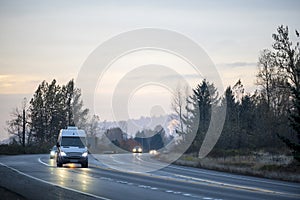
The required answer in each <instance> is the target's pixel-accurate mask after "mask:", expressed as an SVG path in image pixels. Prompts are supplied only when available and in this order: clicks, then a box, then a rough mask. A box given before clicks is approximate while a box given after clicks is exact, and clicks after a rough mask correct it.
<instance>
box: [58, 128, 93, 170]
mask: <svg viewBox="0 0 300 200" xmlns="http://www.w3.org/2000/svg"><path fill="white" fill-rule="evenodd" d="M56 146H57V157H56V164H57V167H62V165H63V164H66V163H78V164H81V167H88V149H87V140H86V134H85V131H84V130H80V129H78V128H77V127H74V126H69V127H68V128H67V129H61V130H60V132H59V136H58V139H57V144H56Z"/></svg>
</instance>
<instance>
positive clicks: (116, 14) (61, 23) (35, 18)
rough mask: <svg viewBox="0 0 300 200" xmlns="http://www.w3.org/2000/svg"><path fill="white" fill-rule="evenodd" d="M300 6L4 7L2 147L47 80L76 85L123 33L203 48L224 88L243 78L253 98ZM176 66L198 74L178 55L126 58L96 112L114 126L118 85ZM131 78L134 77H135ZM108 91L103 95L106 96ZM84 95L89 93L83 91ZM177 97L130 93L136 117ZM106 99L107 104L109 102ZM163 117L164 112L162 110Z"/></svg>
mask: <svg viewBox="0 0 300 200" xmlns="http://www.w3.org/2000/svg"><path fill="white" fill-rule="evenodd" d="M299 7H300V1H297V0H294V1H291V0H287V1H279V0H278V1H276V0H275V1H271V0H269V1H255V0H254V1H193V0H191V1H183V0H182V1H178V0H177V1H176V0H175V1H158V0H157V1H101V0H99V1H96V0H95V1H38V0H35V1H32V0H24V1H14V0H7V1H4V0H0V27H1V31H0V100H1V105H0V141H1V140H2V139H5V138H7V137H8V135H7V133H6V131H5V122H6V121H7V120H8V119H10V113H11V112H12V110H13V109H14V108H15V107H17V106H20V105H21V102H22V99H23V98H24V97H26V98H27V99H28V100H29V99H30V98H31V97H32V95H33V93H34V91H35V90H36V88H37V86H38V84H39V83H41V82H42V81H43V80H46V81H49V82H50V81H51V80H52V79H56V80H57V81H58V83H59V84H65V83H67V82H68V81H69V80H71V79H72V78H74V79H75V80H76V77H77V76H78V73H79V72H80V70H81V68H82V66H83V64H84V63H85V61H86V60H87V58H88V57H89V55H90V54H91V53H92V52H94V50H95V49H96V48H97V47H98V46H99V45H101V44H103V43H104V42H105V41H107V40H109V39H111V38H112V37H114V36H117V35H118V34H122V33H125V32H127V31H132V30H136V29H141V28H155V29H164V30H170V31H175V32H177V33H180V34H181V35H184V36H186V37H188V38H190V39H191V40H193V41H194V42H195V43H197V44H198V45H199V46H200V47H201V48H203V50H204V51H205V52H206V54H207V55H208V56H209V58H210V59H211V60H212V62H213V63H214V64H215V67H216V69H217V71H218V73H219V75H220V78H221V80H222V83H223V86H224V87H227V86H229V85H234V84H235V83H236V82H237V80H238V79H241V81H242V83H243V85H244V86H245V88H246V91H247V92H249V93H251V92H253V91H254V90H255V88H257V86H256V85H255V79H256V77H255V76H256V73H257V60H258V56H259V53H260V51H261V50H262V49H264V48H271V45H272V37H271V35H272V33H275V32H276V28H277V27H278V26H279V25H281V24H283V25H288V26H289V29H290V30H291V31H294V30H295V29H298V30H299V28H300V22H299V17H300V12H299ZM162 63H163V65H166V66H169V67H170V68H172V69H174V70H175V71H177V72H178V73H180V74H184V75H186V76H185V77H186V80H187V81H188V82H189V83H190V84H191V86H193V85H195V84H197V83H200V82H201V80H198V79H197V80H195V78H189V77H188V75H193V73H195V71H193V68H192V67H191V66H189V64H188V63H186V62H184V61H182V60H180V59H179V58H178V57H176V56H174V55H171V54H170V53H166V52H161V51H151V50H146V51H142V52H134V53H131V54H128V55H127V56H124V57H122V58H120V59H118V60H117V61H116V62H114V63H113V64H112V65H111V67H110V69H109V70H108V71H106V74H105V76H103V78H102V79H101V80H100V79H99V81H98V83H97V84H98V86H97V89H96V92H95V102H96V103H95V102H94V104H95V105H89V103H88V101H87V103H86V106H87V107H90V106H91V107H94V112H95V113H96V114H99V116H100V119H102V120H112V119H114V114H112V112H111V111H110V109H109V108H111V106H107V105H111V104H112V103H111V102H112V96H113V91H115V88H116V86H118V82H119V81H120V80H123V78H124V77H125V76H126V74H128V73H129V72H131V70H134V67H136V66H141V65H147V64H162ZM129 78H130V76H129ZM101 92H102V93H101ZM83 93H84V91H83ZM170 95H171V93H170V91H168V88H167V87H161V85H159V84H144V85H142V86H141V87H138V88H136V89H135V90H134V91H131V93H130V95H129V96H130V99H129V100H128V102H129V103H128V109H127V110H128V112H129V117H132V118H137V117H139V116H142V115H147V114H149V113H150V114H151V112H153V108H158V107H157V105H159V106H161V108H162V109H157V110H159V114H163V113H165V112H166V113H167V112H169V111H170V106H169V103H170ZM101 100H103V101H101ZM162 110H163V111H162Z"/></svg>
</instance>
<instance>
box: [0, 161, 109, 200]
mask: <svg viewBox="0 0 300 200" xmlns="http://www.w3.org/2000/svg"><path fill="white" fill-rule="evenodd" d="M0 165H2V166H4V167H6V168H8V169H10V170H13V171H15V172H17V173H19V174H21V175H24V176H27V177H29V178H31V179H34V180H37V181H40V182H43V183H46V184H49V185H52V186H57V187H60V188H62V189H65V190H69V191H72V192H76V193H79V194H83V195H86V196H90V197H93V198H97V199H102V200H111V199H108V198H106V197H101V196H97V195H94V194H90V193H87V192H82V191H78V190H75V189H72V188H69V187H65V186H61V185H58V184H55V183H51V182H48V181H45V180H43V179H39V178H36V177H34V176H31V175H29V174H25V173H24V172H21V171H19V170H17V169H15V168H13V167H10V166H8V165H5V164H3V163H1V162H0Z"/></svg>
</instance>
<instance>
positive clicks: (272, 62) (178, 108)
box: [172, 26, 300, 160]
mask: <svg viewBox="0 0 300 200" xmlns="http://www.w3.org/2000/svg"><path fill="white" fill-rule="evenodd" d="M295 32H296V39H297V43H296V44H293V42H292V41H291V39H290V35H289V29H288V27H287V26H286V27H285V26H279V27H278V28H277V32H276V33H275V34H273V35H272V37H273V40H274V42H273V45H272V48H271V49H264V50H262V51H261V53H260V56H259V58H258V73H257V87H258V88H257V90H256V91H255V92H254V94H248V93H245V89H244V86H243V84H242V82H241V80H238V81H237V83H236V84H235V85H234V86H233V87H231V86H229V87H227V88H226V91H225V94H224V95H222V96H220V95H219V94H218V91H217V88H215V86H214V84H213V83H210V82H209V81H208V80H203V81H202V82H201V83H200V84H198V85H197V86H196V88H194V89H193V90H192V93H191V94H190V95H186V92H185V91H184V90H183V89H178V91H177V92H176V94H175V95H174V97H173V103H172V108H173V110H174V111H175V113H176V114H177V115H178V119H179V121H180V123H179V126H178V130H177V132H178V134H179V135H182V136H183V138H184V137H187V136H188V135H189V134H191V133H192V132H196V135H195V138H194V140H193V142H192V144H191V146H190V147H189V148H188V150H187V151H186V153H194V154H195V155H197V153H198V152H199V149H200V147H201V144H202V142H203V139H204V136H205V134H206V132H207V130H208V126H209V123H210V120H211V118H210V117H211V112H212V107H213V106H215V107H217V108H218V107H219V108H221V107H222V106H226V108H227V109H226V119H225V123H224V127H223V130H222V133H221V136H220V138H219V140H218V142H217V144H216V146H215V148H214V150H215V151H216V150H221V151H223V152H225V151H226V150H228V151H230V150H245V151H255V150H259V149H266V150H268V149H269V150H270V149H273V150H274V149H279V150H283V149H287V148H289V149H290V151H291V152H292V153H293V155H294V158H296V159H297V160H299V159H300V62H299V58H300V48H299V33H298V32H297V30H296V31H295Z"/></svg>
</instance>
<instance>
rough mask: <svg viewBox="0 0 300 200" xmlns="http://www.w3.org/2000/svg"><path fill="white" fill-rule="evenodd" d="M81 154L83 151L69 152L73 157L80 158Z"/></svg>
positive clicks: (68, 154)
mask: <svg viewBox="0 0 300 200" xmlns="http://www.w3.org/2000/svg"><path fill="white" fill-rule="evenodd" d="M81 154H82V153H80V152H70V153H67V156H68V157H72V158H80V157H81Z"/></svg>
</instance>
